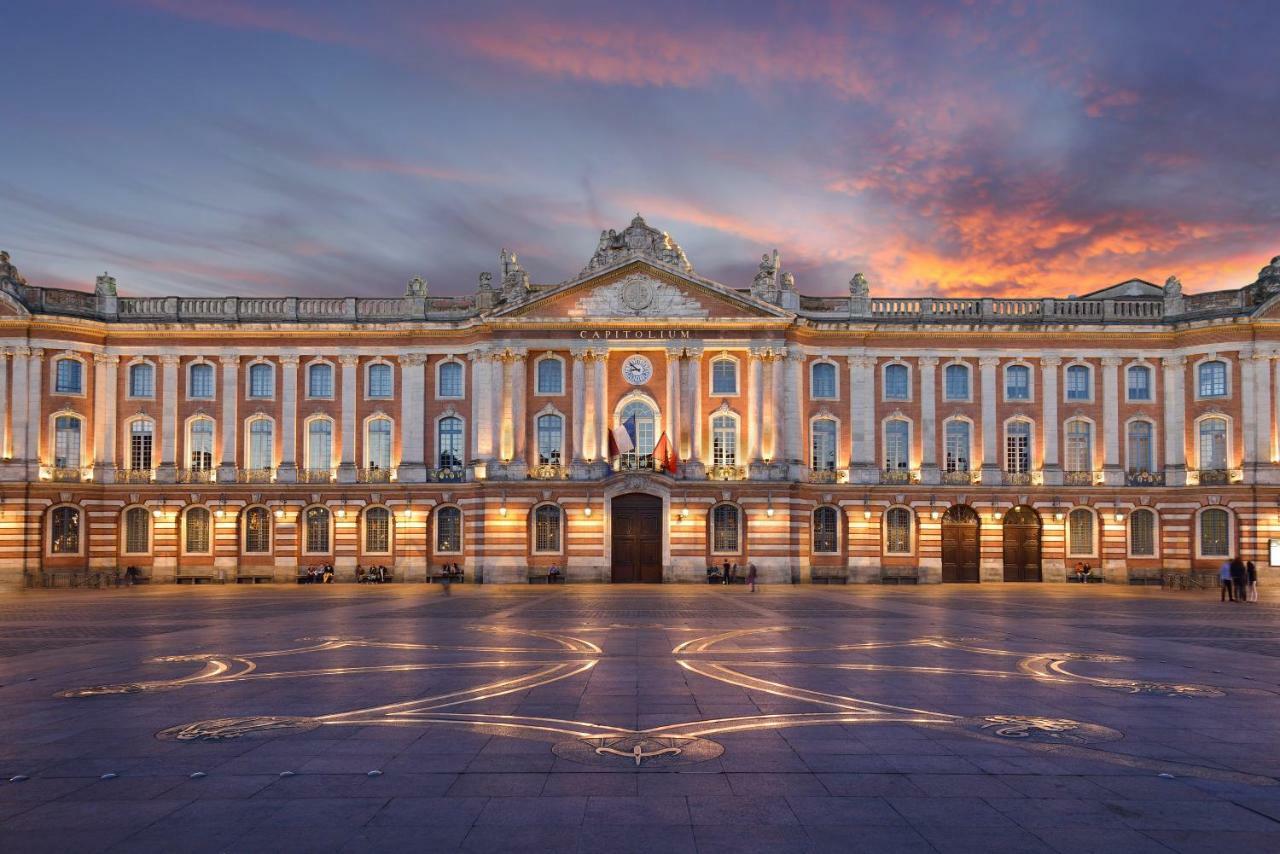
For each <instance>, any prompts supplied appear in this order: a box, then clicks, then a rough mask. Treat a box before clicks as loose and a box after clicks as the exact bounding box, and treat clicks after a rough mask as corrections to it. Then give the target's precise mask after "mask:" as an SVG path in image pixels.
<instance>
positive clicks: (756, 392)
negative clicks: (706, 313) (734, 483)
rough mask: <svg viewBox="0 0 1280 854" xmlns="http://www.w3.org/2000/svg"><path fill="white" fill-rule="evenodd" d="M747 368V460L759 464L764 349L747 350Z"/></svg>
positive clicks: (762, 426) (762, 424)
mask: <svg viewBox="0 0 1280 854" xmlns="http://www.w3.org/2000/svg"><path fill="white" fill-rule="evenodd" d="M748 366H749V367H748V369H747V412H746V422H747V462H748V463H750V464H751V465H753V466H754V465H759V463H760V462H761V459H760V453H761V450H762V448H761V442H760V434H761V433H762V432H763V428H764V416H763V413H762V412H761V406H762V403H763V401H764V395H763V388H762V387H761V386H763V384H764V350H763V349H761V348H758V347H752V348H751V349H750V351H748ZM753 477H754V474H753Z"/></svg>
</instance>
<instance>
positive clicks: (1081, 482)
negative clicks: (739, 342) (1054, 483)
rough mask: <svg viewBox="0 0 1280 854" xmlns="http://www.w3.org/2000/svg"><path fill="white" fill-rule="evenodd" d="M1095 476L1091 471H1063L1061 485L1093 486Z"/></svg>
mask: <svg viewBox="0 0 1280 854" xmlns="http://www.w3.org/2000/svg"><path fill="white" fill-rule="evenodd" d="M1096 480H1097V478H1096V477H1095V476H1094V473H1093V472H1091V471H1064V472H1063V473H1062V485H1063V486H1093V485H1094V483H1095V482H1096Z"/></svg>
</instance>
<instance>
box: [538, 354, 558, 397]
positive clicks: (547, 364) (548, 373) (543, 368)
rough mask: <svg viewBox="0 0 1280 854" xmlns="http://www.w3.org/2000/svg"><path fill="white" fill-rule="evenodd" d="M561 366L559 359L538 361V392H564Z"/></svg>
mask: <svg viewBox="0 0 1280 854" xmlns="http://www.w3.org/2000/svg"><path fill="white" fill-rule="evenodd" d="M563 368H564V366H563V364H562V363H561V361H560V360H559V359H541V360H539V361H538V394H564V369H563Z"/></svg>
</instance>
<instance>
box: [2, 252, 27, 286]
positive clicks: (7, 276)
mask: <svg viewBox="0 0 1280 854" xmlns="http://www.w3.org/2000/svg"><path fill="white" fill-rule="evenodd" d="M0 280H8V281H10V282H13V283H14V284H15V285H25V284H26V283H27V280H26V279H24V278H23V277H22V274H21V273H19V272H18V268H17V267H15V266H13V262H11V261H10V260H9V253H8V252H5V251H3V250H0Z"/></svg>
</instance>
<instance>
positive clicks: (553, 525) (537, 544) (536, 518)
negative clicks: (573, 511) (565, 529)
mask: <svg viewBox="0 0 1280 854" xmlns="http://www.w3.org/2000/svg"><path fill="white" fill-rule="evenodd" d="M560 519H561V513H560V508H559V507H557V506H556V505H554V504H539V505H538V506H537V507H536V508H534V511H533V550H534V551H535V552H554V553H558V552H559V551H560Z"/></svg>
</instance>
